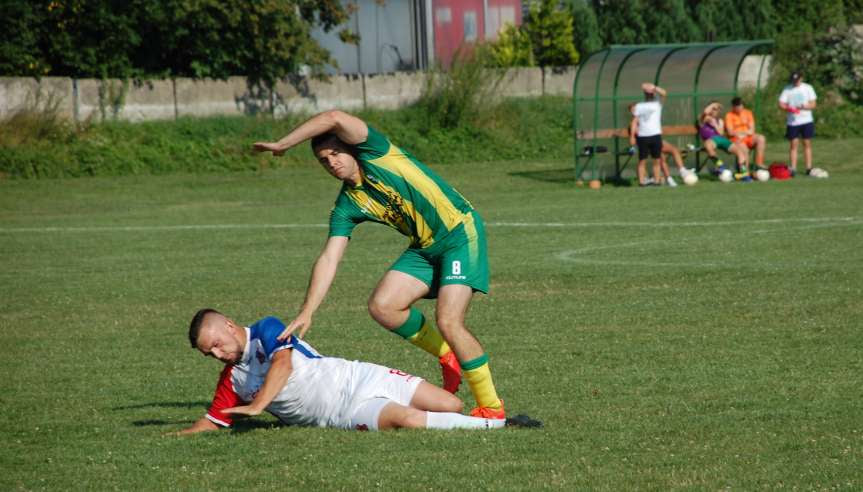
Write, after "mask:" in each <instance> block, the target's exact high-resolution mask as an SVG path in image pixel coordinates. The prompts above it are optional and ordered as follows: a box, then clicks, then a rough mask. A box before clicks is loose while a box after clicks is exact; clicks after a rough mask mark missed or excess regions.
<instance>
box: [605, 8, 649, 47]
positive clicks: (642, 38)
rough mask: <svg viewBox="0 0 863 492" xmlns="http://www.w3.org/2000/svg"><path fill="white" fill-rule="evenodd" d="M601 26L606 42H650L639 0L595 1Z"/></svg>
mask: <svg viewBox="0 0 863 492" xmlns="http://www.w3.org/2000/svg"><path fill="white" fill-rule="evenodd" d="M594 9H596V16H597V18H598V19H599V28H600V33H601V35H602V40H603V41H604V42H605V44H607V45H609V44H638V43H644V42H649V39H650V37H649V36H650V35H649V34H648V29H647V25H646V24H645V22H644V18H643V17H642V13H641V12H642V4H641V2H640V1H639V0H616V1H610V2H594Z"/></svg>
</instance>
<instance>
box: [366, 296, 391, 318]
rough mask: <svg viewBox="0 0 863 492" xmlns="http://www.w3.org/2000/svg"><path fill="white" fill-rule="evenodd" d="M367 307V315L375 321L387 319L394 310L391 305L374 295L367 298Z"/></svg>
mask: <svg viewBox="0 0 863 492" xmlns="http://www.w3.org/2000/svg"><path fill="white" fill-rule="evenodd" d="M367 308H368V311H369V315H370V316H371V317H372V318H374V319H375V320H377V321H382V320H385V319H387V318H388V317H389V316H390V315H391V314H392V313H393V311H395V309H393V308H392V306H390V305H389V304H387V303H386V302H384V301H383V300H381V299H380V298H378V297H376V296H372V297H370V298H369V302H368V305H367Z"/></svg>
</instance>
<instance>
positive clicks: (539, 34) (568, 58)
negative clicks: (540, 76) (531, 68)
mask: <svg viewBox="0 0 863 492" xmlns="http://www.w3.org/2000/svg"><path fill="white" fill-rule="evenodd" d="M522 29H524V32H526V33H527V35H528V37H529V38H530V41H531V44H532V46H533V57H534V60H536V63H537V65H539V66H541V67H546V66H566V65H574V64H576V63H578V51H576V49H575V44H574V43H573V27H572V14H571V13H570V12H569V11H568V10H565V9H562V8H560V2H559V1H557V0H537V1H534V2H532V3H531V4H530V9H529V11H528V14H527V16H526V17H525V19H524V22H523V25H522Z"/></svg>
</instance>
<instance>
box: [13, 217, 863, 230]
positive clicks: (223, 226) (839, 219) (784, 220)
mask: <svg viewBox="0 0 863 492" xmlns="http://www.w3.org/2000/svg"><path fill="white" fill-rule="evenodd" d="M857 220H858V218H857V217H798V218H776V219H753V220H719V221H681V222H488V223H486V225H488V226H489V227H514V228H519V227H523V228H539V229H543V228H546V229H561V228H573V229H579V228H592V227H597V228H603V227H611V228H614V227H633V228H657V227H726V226H743V225H767V224H788V223H828V222H829V223H837V222H856V221H857ZM327 227H328V224H179V225H151V226H147V225H142V226H70V227H50V226H49V227H2V228H0V234H3V233H6V234H16V233H28V232H33V233H75V232H158V231H164V232H170V231H200V230H232V229H246V230H252V229H323V228H327Z"/></svg>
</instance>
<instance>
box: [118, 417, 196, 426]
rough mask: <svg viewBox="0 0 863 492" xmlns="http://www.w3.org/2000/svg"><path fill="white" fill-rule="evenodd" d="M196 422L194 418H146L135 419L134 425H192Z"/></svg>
mask: <svg viewBox="0 0 863 492" xmlns="http://www.w3.org/2000/svg"><path fill="white" fill-rule="evenodd" d="M193 423H195V421H194V420H162V419H144V420H133V421H132V425H134V426H135V427H148V426H151V425H179V424H188V425H192V424H193Z"/></svg>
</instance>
